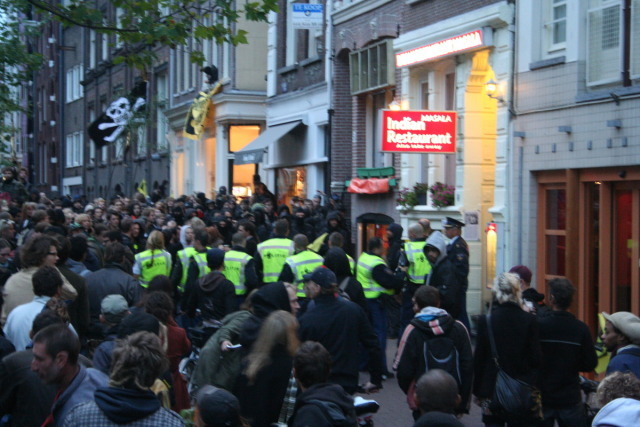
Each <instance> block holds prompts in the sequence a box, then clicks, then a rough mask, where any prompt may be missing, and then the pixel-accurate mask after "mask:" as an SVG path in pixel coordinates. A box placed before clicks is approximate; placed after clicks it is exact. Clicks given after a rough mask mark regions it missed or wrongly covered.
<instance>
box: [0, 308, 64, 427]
mask: <svg viewBox="0 0 640 427" xmlns="http://www.w3.org/2000/svg"><path fill="white" fill-rule="evenodd" d="M50 325H64V320H63V319H62V318H61V317H60V316H58V314H57V313H56V312H54V311H52V310H49V309H45V310H44V311H42V312H41V313H40V314H38V315H37V316H36V318H35V319H34V320H33V324H32V327H31V331H30V332H29V336H30V337H32V336H33V335H35V334H37V333H38V332H39V331H40V330H42V329H44V328H46V327H47V326H50ZM29 339H31V338H29ZM32 360H33V352H32V351H31V348H28V349H26V350H23V351H18V352H15V353H11V354H9V355H8V356H5V357H4V358H3V359H2V362H0V416H4V415H11V423H12V425H15V426H39V425H42V423H43V422H44V420H45V419H46V418H47V415H48V414H49V412H50V410H51V405H52V404H53V399H54V397H55V395H56V386H55V385H53V384H50V385H43V384H42V381H40V379H39V378H38V376H37V375H36V374H35V372H33V371H32V370H31V361H32Z"/></svg>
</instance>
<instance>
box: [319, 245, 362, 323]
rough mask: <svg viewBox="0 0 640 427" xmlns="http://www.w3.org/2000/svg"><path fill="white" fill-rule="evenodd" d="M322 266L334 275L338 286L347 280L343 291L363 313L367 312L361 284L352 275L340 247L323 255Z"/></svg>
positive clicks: (345, 255) (347, 260)
mask: <svg viewBox="0 0 640 427" xmlns="http://www.w3.org/2000/svg"><path fill="white" fill-rule="evenodd" d="M324 266H325V267H327V268H328V269H329V270H331V271H333V273H334V274H335V275H336V278H337V279H338V286H341V285H342V282H343V281H344V280H347V284H346V287H345V288H344V292H346V294H347V295H348V296H349V300H351V302H355V303H356V304H358V305H359V306H360V307H362V309H363V310H364V311H365V313H368V312H369V308H368V307H367V299H366V298H365V296H364V290H363V289H362V284H361V283H360V282H358V281H357V280H356V278H355V277H353V273H352V272H351V265H350V264H349V258H347V254H346V253H345V251H344V250H342V248H331V249H329V250H328V251H327V254H326V255H325V256H324Z"/></svg>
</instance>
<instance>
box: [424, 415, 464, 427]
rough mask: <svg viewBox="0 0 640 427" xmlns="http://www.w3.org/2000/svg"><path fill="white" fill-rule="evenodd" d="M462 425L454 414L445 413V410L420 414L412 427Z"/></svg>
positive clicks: (458, 426)
mask: <svg viewBox="0 0 640 427" xmlns="http://www.w3.org/2000/svg"><path fill="white" fill-rule="evenodd" d="M431 426H438V427H463V426H464V424H462V423H461V422H460V421H458V419H457V418H456V416H455V415H453V414H447V413H446V412H438V411H432V412H427V413H425V414H422V416H421V417H420V418H418V421H416V423H415V424H414V425H413V427H431Z"/></svg>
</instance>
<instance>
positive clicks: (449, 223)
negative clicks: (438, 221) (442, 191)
mask: <svg viewBox="0 0 640 427" xmlns="http://www.w3.org/2000/svg"><path fill="white" fill-rule="evenodd" d="M442 226H443V227H444V228H453V227H455V228H462V227H464V222H460V221H458V220H457V219H453V218H451V217H450V216H448V217H446V218H445V219H444V221H442Z"/></svg>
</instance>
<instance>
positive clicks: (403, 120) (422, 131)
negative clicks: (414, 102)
mask: <svg viewBox="0 0 640 427" xmlns="http://www.w3.org/2000/svg"><path fill="white" fill-rule="evenodd" d="M457 121H458V117H457V114H456V112H455V111H428V110H424V111H415V110H414V111H393V110H382V132H381V135H382V151H383V152H400V153H455V151H456V124H457Z"/></svg>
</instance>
